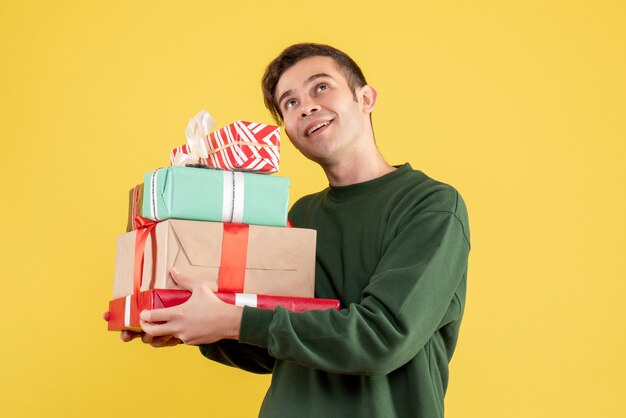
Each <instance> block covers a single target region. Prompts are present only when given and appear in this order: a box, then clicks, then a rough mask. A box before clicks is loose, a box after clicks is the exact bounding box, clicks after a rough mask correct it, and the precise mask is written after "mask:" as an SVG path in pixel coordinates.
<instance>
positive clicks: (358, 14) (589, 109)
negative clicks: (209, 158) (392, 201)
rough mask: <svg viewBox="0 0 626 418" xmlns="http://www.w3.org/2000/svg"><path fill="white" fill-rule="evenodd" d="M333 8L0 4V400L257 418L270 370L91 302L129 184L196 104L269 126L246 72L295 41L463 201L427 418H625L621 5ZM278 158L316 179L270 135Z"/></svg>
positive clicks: (102, 292) (105, 286) (255, 71)
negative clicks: (115, 319) (441, 399)
mask: <svg viewBox="0 0 626 418" xmlns="http://www.w3.org/2000/svg"><path fill="white" fill-rule="evenodd" d="M338 3H340V4H338ZM338 3H333V2H322V3H311V2H294V1H273V2H267V4H263V2H258V1H243V2H241V1H240V2H210V1H194V2H191V1H182V0H181V1H175V2H174V1H171V2H166V1H150V2H148V1H106V2H95V1H93V2H85V1H55V2H33V1H2V2H1V3H0V58H1V62H0V95H1V99H0V118H1V120H0V138H1V140H2V148H1V149H0V170H1V175H2V177H1V179H2V204H1V207H2V209H1V210H2V213H1V219H2V220H1V222H2V225H1V231H2V232H1V243H0V246H1V247H0V250H1V251H0V254H1V257H2V260H1V263H2V264H1V266H2V273H1V277H2V278H1V285H0V286H1V287H0V296H1V297H2V302H1V303H0V315H1V316H0V321H1V328H0V329H1V332H2V340H1V342H0V346H1V348H0V362H1V363H0V364H1V365H0V370H1V371H0V397H1V399H0V415H1V416H3V417H44V416H50V417H56V416H59V417H60V416H63V417H86V416H94V417H100V416H101V417H108V416H119V417H131V416H132V417H143V416H145V417H153V416H186V417H207V416H211V417H252V416H256V413H257V411H258V407H259V404H260V402H261V400H262V397H263V394H264V392H265V389H266V387H267V385H268V384H269V378H268V377H267V376H256V375H249V374H246V373H243V372H240V371H238V370H234V369H229V368H226V367H223V366H220V365H215V364H211V363H210V362H209V361H207V360H205V359H204V358H202V357H201V356H200V354H199V353H198V352H197V350H196V349H195V348H192V347H177V348H174V349H161V350H156V349H152V348H150V347H147V346H142V345H141V344H140V343H137V342H133V343H130V344H123V343H122V342H120V341H119V339H118V336H117V335H116V334H114V333H109V332H107V331H106V324H105V323H104V321H102V319H101V313H102V311H104V310H105V309H106V308H107V301H108V300H109V297H110V292H111V287H112V277H113V260H114V251H115V237H116V235H117V234H119V233H121V232H122V231H123V228H124V226H125V224H126V210H127V191H128V189H129V188H130V187H131V186H133V185H134V184H135V183H137V182H139V181H141V178H142V177H141V176H142V175H143V173H145V172H147V171H150V170H153V169H155V168H156V167H159V166H162V165H166V164H167V163H168V153H169V150H170V149H171V148H172V147H174V146H177V145H179V144H182V143H184V142H185V137H184V129H185V127H186V124H187V121H188V120H189V118H190V117H191V116H193V115H194V114H195V113H196V112H198V111H199V110H200V109H203V108H204V109H207V110H209V111H210V112H211V113H212V114H213V116H214V117H215V119H216V121H217V123H218V125H224V124H226V123H229V122H232V121H234V120H236V119H248V120H253V121H259V122H270V121H271V119H270V117H269V114H268V112H267V111H266V110H265V109H264V107H263V104H262V100H261V93H260V88H259V80H260V77H261V74H262V72H263V70H264V67H265V65H266V64H267V63H268V62H269V61H270V60H271V59H272V58H273V57H274V56H275V55H277V54H278V53H279V52H280V51H281V50H282V48H284V47H285V46H287V45H289V44H291V43H295V42H300V41H315V42H323V43H330V44H333V45H335V46H337V47H339V48H341V49H344V50H345V51H347V52H348V53H349V54H351V55H352V56H353V58H354V59H355V60H356V61H357V62H358V63H360V65H361V66H362V68H363V69H364V71H365V74H366V76H367V78H368V80H369V82H370V83H371V84H372V85H374V86H375V87H376V88H377V89H378V91H379V101H378V104H377V108H376V111H375V114H374V125H375V130H376V136H377V141H378V143H379V146H380V148H381V150H382V152H383V154H384V155H385V156H386V157H387V159H388V161H389V162H391V163H394V164H399V163H403V162H405V161H410V162H411V163H412V164H413V166H414V167H416V168H419V169H421V170H423V171H425V172H426V173H428V174H429V175H431V176H433V177H435V178H437V179H440V180H443V181H445V182H448V183H451V184H453V185H454V186H456V187H457V188H458V189H459V190H460V191H461V193H462V194H463V196H464V197H465V200H466V201H467V204H468V206H469V210H470V220H471V228H472V238H473V249H472V252H471V259H470V263H471V267H470V268H471V270H470V275H469V288H468V296H467V310H466V316H465V320H464V325H463V328H462V331H461V336H460V342H459V346H458V350H457V353H456V355H455V357H454V359H453V361H452V364H451V382H450V387H449V391H448V394H447V397H446V408H447V417H450V418H465V417H477V418H503V417H504V418H509V417H510V418H518V417H519V418H527V417H533V418H538V417H546V418H552V417H568V418H575V417H624V416H626V406H624V403H623V401H622V400H621V399H623V395H624V393H625V392H626V383H625V376H626V358H625V357H626V356H625V353H626V325H625V319H624V318H625V315H624V308H623V307H624V301H623V299H624V294H625V293H626V292H625V291H626V280H625V278H626V261H625V260H626V238H625V235H626V234H625V233H626V216H625V210H624V206H625V203H626V197H625V191H626V188H625V186H626V169H625V168H624V166H625V164H624V157H626V153H625V144H624V142H625V141H626V128H625V127H626V111H625V110H626V108H625V107H626V106H625V103H626V83H625V77H624V74H626V52H625V51H626V4H625V3H624V2H623V1H602V0H599V1H562V2H556V1H545V0H531V1H522V2H502V1H495V0H494V1H485V0H474V1H459V2H454V1H452V2H450V1H443V2H431V1H417V2H413V1H411V2H409V1H406V2H396V1H384V2H373V1H358V2H356V1H355V2H353V3H349V2H338ZM281 174H282V175H284V176H288V177H291V180H292V190H291V201H292V202H293V201H294V200H295V199H297V198H298V197H300V196H302V195H303V194H304V193H308V192H313V191H316V190H318V189H320V188H322V187H325V185H326V181H325V178H324V177H323V175H322V172H321V170H320V169H319V168H317V166H315V165H314V164H313V163H310V162H308V161H307V160H305V159H303V158H302V157H301V156H300V155H299V154H298V153H297V152H296V151H295V150H294V148H293V147H292V146H291V145H290V144H289V143H288V140H287V138H286V136H283V147H282V165H281Z"/></svg>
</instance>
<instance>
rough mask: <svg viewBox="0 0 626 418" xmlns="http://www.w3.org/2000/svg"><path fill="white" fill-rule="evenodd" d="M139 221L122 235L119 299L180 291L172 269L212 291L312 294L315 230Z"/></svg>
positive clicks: (118, 260)
mask: <svg viewBox="0 0 626 418" xmlns="http://www.w3.org/2000/svg"><path fill="white" fill-rule="evenodd" d="M139 220H140V221H141V222H140V224H141V225H140V226H141V227H140V228H139V229H138V230H136V231H132V232H128V233H125V234H122V235H119V236H118V238H117V248H116V257H115V278H114V285H113V298H114V299H115V298H120V297H124V296H126V295H130V294H133V293H139V290H142V291H143V290H149V289H179V287H178V285H177V284H176V282H174V280H173V279H172V278H171V277H170V274H169V271H170V269H171V268H172V267H176V268H178V270H180V271H181V272H182V273H183V274H185V275H186V276H188V277H190V278H193V279H198V280H206V281H208V282H209V284H210V286H211V289H212V290H213V291H219V292H233V293H255V294H263V295H280V296H294V297H313V293H314V284H315V241H316V231H315V230H312V229H302V228H278V227H268V226H255V225H246V224H233V223H218V222H198V221H186V220H173V219H172V220H168V221H163V222H158V223H155V222H150V221H149V220H147V219H145V218H139ZM144 260H145V261H144Z"/></svg>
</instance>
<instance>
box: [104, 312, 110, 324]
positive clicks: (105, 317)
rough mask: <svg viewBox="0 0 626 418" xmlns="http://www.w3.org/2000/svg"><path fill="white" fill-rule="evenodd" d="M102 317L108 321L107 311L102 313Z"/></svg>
mask: <svg viewBox="0 0 626 418" xmlns="http://www.w3.org/2000/svg"><path fill="white" fill-rule="evenodd" d="M102 319H104V320H105V321H107V322H109V311H106V312H103V313H102Z"/></svg>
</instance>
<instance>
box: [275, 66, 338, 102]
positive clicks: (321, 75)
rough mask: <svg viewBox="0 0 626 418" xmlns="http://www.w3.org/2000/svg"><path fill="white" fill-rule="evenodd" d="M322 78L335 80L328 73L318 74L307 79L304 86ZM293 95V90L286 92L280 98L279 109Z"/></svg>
mask: <svg viewBox="0 0 626 418" xmlns="http://www.w3.org/2000/svg"><path fill="white" fill-rule="evenodd" d="M322 77H329V78H333V77H332V76H331V75H330V74H326V73H318V74H313V75H312V76H311V77H309V78H307V79H306V81H305V82H304V84H307V83H310V82H311V81H313V80H316V79H318V78H322ZM291 93H293V90H287V91H286V92H284V93H283V94H281V95H280V97H279V98H278V102H277V103H278V107H280V103H281V102H282V101H283V99H284V98H285V97H287V96H289V95H290V94H291Z"/></svg>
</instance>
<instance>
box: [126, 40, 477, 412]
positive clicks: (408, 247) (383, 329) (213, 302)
mask: <svg viewBox="0 0 626 418" xmlns="http://www.w3.org/2000/svg"><path fill="white" fill-rule="evenodd" d="M263 92H264V96H265V103H266V105H267V107H268V108H269V109H270V111H271V112H272V114H273V116H274V117H275V118H276V120H277V121H278V122H282V123H283V124H284V127H285V130H286V132H287V135H288V136H289V139H290V140H291V142H292V143H293V144H294V145H295V146H296V148H298V150H300V152H302V154H304V155H305V156H306V157H307V158H309V159H311V160H313V161H315V162H316V163H318V164H319V165H320V166H321V167H322V169H323V170H324V172H325V174H326V176H327V178H328V182H329V187H328V188H326V189H325V190H323V191H321V192H319V193H316V194H312V195H309V196H305V197H304V198H302V199H300V200H299V201H298V202H296V203H295V204H294V206H293V207H292V209H291V211H290V220H291V222H292V223H293V225H294V226H295V227H303V228H313V229H316V230H317V231H318V243H317V265H316V284H315V286H316V287H315V294H316V296H317V297H322V298H336V299H339V300H340V301H341V306H342V309H341V310H340V311H334V310H328V311H309V312H303V313H293V312H290V311H287V310H285V309H281V308H277V309H275V310H274V311H267V310H262V309H256V308H250V307H245V308H241V307H237V306H233V305H228V304H225V303H222V302H221V301H220V300H219V299H217V297H216V296H215V295H213V293H212V292H211V290H210V289H209V288H208V285H207V284H204V283H201V282H197V281H192V280H189V279H187V278H185V277H183V276H181V275H180V274H179V273H178V272H177V271H172V275H173V277H174V278H175V280H176V281H177V282H178V283H179V284H180V285H181V286H183V287H185V288H187V289H189V290H191V291H192V292H193V293H192V296H191V298H190V299H189V301H187V302H186V303H185V304H183V305H180V306H178V307H174V308H168V309H161V310H153V311H144V312H142V313H141V319H142V322H141V326H142V329H143V331H144V332H145V335H144V336H143V340H144V342H147V343H151V344H152V345H155V346H164V345H173V344H176V343H178V342H180V341H183V342H185V343H187V344H198V345H200V350H201V352H202V354H204V355H205V356H206V357H208V358H210V359H213V360H216V361H219V362H222V363H224V364H228V365H232V366H236V367H240V368H242V369H245V370H249V371H252V372H258V373H273V378H272V383H271V386H270V388H269V390H268V392H267V395H266V397H265V400H264V402H263V406H262V408H261V412H260V416H263V417H296V416H297V417H330V416H338V417H347V416H352V417H359V418H365V417H384V418H388V417H396V416H397V417H420V418H430V417H442V416H443V406H444V394H445V391H446V387H447V383H448V363H449V361H450V359H451V357H452V354H453V352H454V349H455V346H456V341H457V337H458V333H459V327H460V323H461V318H462V315H463V308H464V304H465V286H466V274H467V258H468V253H469V249H470V244H469V229H468V219H467V212H466V208H465V205H464V203H463V200H462V199H461V197H460V196H459V194H458V193H457V192H456V191H455V190H454V189H453V188H452V187H450V186H448V185H445V184H442V183H439V182H437V181H435V180H432V179H430V178H429V177H427V176H426V175H425V174H423V173H422V172H420V171H416V170H413V169H412V168H411V166H410V165H409V164H408V163H407V164H404V165H401V166H398V167H393V166H391V165H389V164H388V163H387V162H385V160H384V159H383V157H382V155H381V154H380V152H379V151H378V149H377V147H376V145H375V141H374V133H373V130H372V124H371V118H370V114H371V112H372V110H373V109H374V105H375V104H376V96H377V93H376V91H375V90H374V88H373V87H371V86H369V85H368V84H367V83H366V81H365V78H364V76H363V74H362V72H361V70H360V69H359V67H358V66H357V65H356V63H354V61H353V60H352V59H351V58H350V57H348V56H347V55H346V54H344V53H343V52H341V51H338V50H336V49H334V48H332V47H329V46H327V45H319V44H298V45H294V46H291V47H289V48H287V49H286V50H285V51H283V53H282V54H281V55H280V56H279V57H278V58H276V59H275V60H274V61H273V62H272V63H271V64H270V65H269V66H268V68H267V70H266V73H265V76H264V78H263ZM132 337H133V335H131V334H128V333H125V334H123V335H122V338H123V339H125V340H129V339H132Z"/></svg>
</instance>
